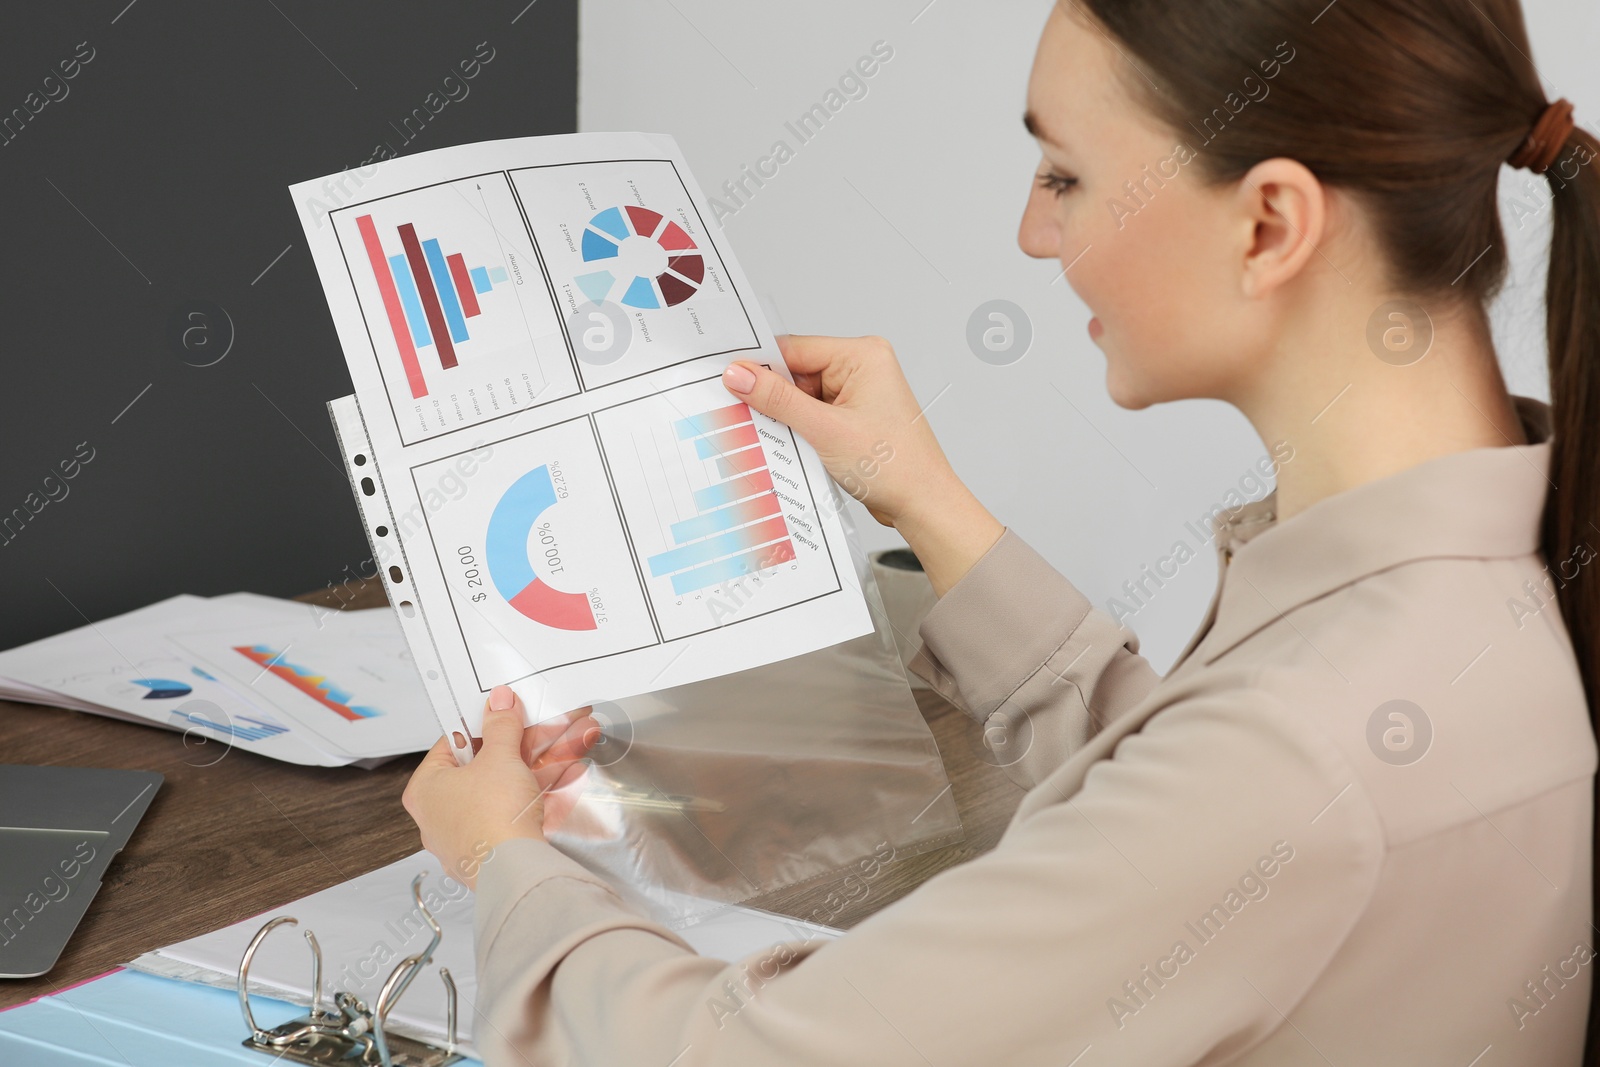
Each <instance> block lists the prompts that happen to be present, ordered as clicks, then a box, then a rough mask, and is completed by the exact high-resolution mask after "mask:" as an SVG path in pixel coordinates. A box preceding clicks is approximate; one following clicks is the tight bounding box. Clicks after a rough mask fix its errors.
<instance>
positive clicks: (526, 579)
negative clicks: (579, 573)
mask: <svg viewBox="0 0 1600 1067" xmlns="http://www.w3.org/2000/svg"><path fill="white" fill-rule="evenodd" d="M558 499H559V498H558V497H557V496H556V489H555V484H554V483H553V482H552V481H551V478H550V468H549V466H548V465H543V466H539V467H535V468H534V469H533V470H531V471H529V472H528V473H527V474H524V475H523V476H522V477H520V478H518V479H517V480H516V481H515V482H513V483H512V485H511V487H510V488H509V489H507V490H506V491H505V495H503V496H502V497H501V498H500V500H499V502H498V503H496V504H495V506H494V511H493V513H492V514H491V515H490V516H489V529H488V533H487V535H486V537H485V543H484V557H485V562H486V563H487V565H488V568H489V577H490V579H491V580H492V581H493V582H494V587H495V590H496V591H497V592H498V593H499V594H500V596H501V597H502V598H503V599H504V600H505V602H506V603H507V604H510V605H511V606H512V607H513V608H515V609H516V610H517V611H518V612H520V613H521V614H522V615H525V616H527V617H528V618H529V619H532V620H533V621H534V622H537V623H540V624H542V625H544V626H549V627H551V628H553V629H557V630H593V629H596V628H597V624H596V623H595V618H594V609H593V608H592V607H591V606H590V604H589V598H588V597H587V596H586V595H585V594H583V593H566V592H562V591H561V590H559V589H556V588H554V587H552V586H550V585H548V584H547V583H546V582H545V581H544V579H543V578H541V577H539V575H538V574H537V573H535V571H534V569H533V561H532V560H531V559H529V557H528V535H529V534H530V533H532V532H533V530H534V528H535V526H537V525H538V524H539V519H540V517H541V516H542V515H544V513H545V512H546V511H548V510H549V509H550V508H551V507H553V506H554V505H555V504H556V502H557V500H558Z"/></svg>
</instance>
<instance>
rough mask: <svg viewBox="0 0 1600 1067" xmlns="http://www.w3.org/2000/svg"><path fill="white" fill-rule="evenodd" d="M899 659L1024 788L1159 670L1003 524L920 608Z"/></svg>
mask: <svg viewBox="0 0 1600 1067" xmlns="http://www.w3.org/2000/svg"><path fill="white" fill-rule="evenodd" d="M919 632H920V634H921V637H922V647H921V648H920V649H918V651H917V654H916V656H915V657H914V658H913V659H912V660H911V669H912V670H913V671H914V672H916V673H917V674H918V675H921V676H922V677H923V678H924V679H926V680H927V681H928V683H929V684H930V685H932V686H933V687H934V689H935V690H936V691H938V692H939V693H940V694H941V695H942V696H944V698H945V699H946V700H949V701H950V702H951V703H953V704H955V705H956V706H957V707H959V708H961V709H962V710H963V711H965V712H966V713H967V714H968V715H970V716H971V717H972V718H973V719H975V720H977V721H978V723H979V724H980V725H982V726H983V738H984V744H985V745H986V746H987V747H988V748H989V749H990V750H991V751H992V752H993V754H994V757H995V762H996V763H997V764H998V765H999V766H1001V767H1002V768H1004V769H1005V771H1006V773H1007V774H1008V775H1009V776H1010V777H1011V778H1012V780H1013V781H1015V782H1016V783H1017V784H1018V785H1021V786H1022V787H1023V788H1025V789H1031V788H1032V787H1033V786H1035V785H1037V784H1038V783H1039V782H1040V781H1042V780H1043V779H1044V777H1045V776H1046V775H1048V774H1049V773H1050V772H1051V771H1053V770H1054V769H1055V768H1057V767H1059V766H1060V765H1061V764H1062V763H1064V762H1066V760H1067V758H1068V757H1070V756H1071V755H1072V754H1073V753H1074V752H1076V751H1078V749H1079V748H1081V747H1082V746H1083V745H1084V744H1085V743H1086V742H1087V741H1088V740H1089V739H1090V738H1091V737H1093V736H1094V735H1095V734H1096V733H1098V732H1099V731H1100V730H1101V728H1102V727H1104V726H1105V725H1106V723H1108V722H1110V721H1111V720H1112V719H1115V718H1116V717H1117V716H1119V715H1121V714H1122V713H1123V712H1126V711H1128V710H1130V709H1132V708H1133V707H1134V706H1135V705H1137V704H1138V703H1139V702H1140V701H1142V700H1143V699H1144V698H1145V697H1146V696H1148V695H1149V694H1150V692H1151V690H1153V689H1154V688H1155V687H1156V684H1157V683H1158V682H1160V680H1161V677H1160V675H1158V674H1157V673H1156V671H1155V669H1154V668H1153V667H1151V666H1150V661H1149V660H1147V659H1145V658H1144V657H1143V656H1141V655H1140V654H1139V638H1138V636H1137V635H1136V634H1134V632H1133V631H1132V630H1130V629H1128V628H1127V627H1126V626H1123V625H1122V624H1121V623H1119V622H1117V621H1116V620H1115V619H1113V618H1112V617H1111V616H1110V615H1109V614H1107V613H1106V612H1104V611H1101V610H1100V609H1099V608H1096V607H1094V606H1093V605H1092V604H1090V603H1089V599H1088V597H1086V596H1084V595H1083V593H1082V592H1080V591H1079V590H1078V587H1077V586H1075V585H1073V584H1072V583H1071V582H1069V581H1068V580H1067V579H1066V578H1065V577H1063V576H1062V575H1061V572H1059V571H1057V570H1056V569H1055V568H1054V567H1052V566H1050V564H1049V563H1047V562H1046V561H1045V559H1044V557H1042V556H1040V555H1039V553H1037V552H1036V551H1034V550H1033V548H1031V547H1030V546H1029V545H1028V544H1027V542H1025V541H1023V540H1022V538H1020V537H1018V536H1017V535H1016V534H1015V533H1013V532H1012V531H1011V530H1010V529H1009V528H1007V529H1006V531H1005V533H1003V534H1001V536H1000V539H999V540H998V541H996V542H995V544H994V545H993V546H992V547H991V548H990V549H989V551H988V552H987V553H986V554H985V555H984V556H983V557H982V558H981V559H979V560H978V562H977V563H975V564H974V565H973V566H972V568H971V569H970V570H969V571H968V572H967V573H966V574H965V575H963V576H962V578H961V580H960V581H958V582H957V583H956V584H955V585H954V586H953V587H952V588H950V589H949V590H947V591H946V592H945V594H944V596H942V597H940V598H939V601H938V602H937V603H936V604H935V605H934V606H933V608H932V609H931V610H930V611H929V612H928V615H927V617H926V618H924V620H923V622H922V626H921V628H920V631H919Z"/></svg>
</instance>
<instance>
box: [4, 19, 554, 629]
mask: <svg viewBox="0 0 1600 1067" xmlns="http://www.w3.org/2000/svg"><path fill="white" fill-rule="evenodd" d="M484 56H489V57H490V58H489V60H488V62H487V63H483V62H481V60H482V57H484ZM84 57H89V58H88V59H87V62H85V61H84ZM474 59H478V60H479V66H478V67H477V68H476V76H475V77H472V78H470V79H467V78H465V77H463V70H462V69H461V66H460V64H462V63H463V61H467V62H469V66H468V68H467V69H468V70H473V69H474V68H472V67H471V66H470V61H472V60H474ZM66 74H72V75H73V76H72V77H70V78H68V77H65V75H66ZM441 101H443V104H442V106H441ZM14 109H15V110H14ZM418 109H420V111H421V114H422V118H421V119H419V118H416V117H413V118H412V120H411V123H410V124H409V127H408V126H406V125H405V124H404V123H403V120H404V119H406V118H407V117H408V116H413V113H414V110H418ZM435 110H436V113H435ZM35 111H36V112H37V113H35ZM576 121H577V4H576V0H537V2H536V3H533V4H531V5H530V4H528V3H527V0H504V2H501V0H495V2H471V3H469V2H453V3H443V2H436V3H421V2H415V0H413V2H405V3H395V2H378V0H362V2H354V0H342V2H340V3H327V2H314V0H187V2H184V0H135V2H134V3H132V4H131V5H130V4H128V0H107V2H98V0H97V2H95V3H28V4H12V5H7V6H6V9H5V10H4V11H3V12H0V205H3V208H0V210H3V211H4V217H5V225H4V228H3V230H0V233H3V243H4V253H3V255H0V294H3V295H0V308H3V309H4V311H5V314H4V316H3V318H4V330H3V339H0V360H3V368H4V374H3V378H0V381H3V385H0V447H3V451H0V605H3V610H0V648H9V647H11V646H13V645H16V644H20V643H22V642H24V641H30V640H33V639H35V638H38V637H42V636H44V635H46V634H50V633H55V632H58V631H61V630H65V629H69V628H72V627H75V626H81V625H83V624H84V622H85V621H86V619H88V620H98V619H101V618H104V617H107V616H110V615H115V614H118V613H120V612H123V611H128V610H130V609H132V608H135V607H139V606H141V605H144V604H148V603H151V602H153V601H155V600H159V599H161V598H163V597H167V596H171V595H172V594H174V593H180V592H188V593H197V594H202V595H211V594H215V593H224V592H231V591H233V590H238V589H247V590H253V591H255V592H260V593H267V594H271V595H274V596H290V595H293V594H296V593H300V592H304V591H307V590H310V589H318V588H322V587H324V586H326V585H327V584H328V583H330V582H338V581H341V580H343V579H346V578H349V577H352V576H353V575H355V574H357V573H358V572H360V571H362V570H364V569H366V567H365V561H367V560H368V559H369V558H370V552H369V550H368V548H367V544H366V541H365V538H364V535H363V533H362V529H361V525H360V523H359V521H358V519H357V515H356V511H355V505H354V502H353V500H352V498H351V495H350V489H349V485H348V483H347V481H346V480H345V478H344V475H343V473H342V472H341V470H340V468H339V467H338V465H337V463H336V461H335V452H334V443H333V432H332V428H331V427H330V425H329V423H328V417H327V413H326V410H325V408H324V404H325V403H326V402H327V401H328V400H330V399H332V398H334V397H337V396H342V395H344V394H346V393H348V392H350V388H351V387H350V378H349V375H348V373H347V372H346V370H345V364H344V359H343V356H342V354H341V352H340V350H339V345H338V341H337V339H336V337H335V335H334V330H333V323H332V320H331V318H330V317H329V314H328V308H327V303H326V302H325V301H324V299H323V296H322V290H321V287H320V285H319V284H318V282H317V278H316V272H315V269H314V268H313V266H312V263H311V257H310V255H309V253H308V252H307V249H306V243H305V239H304V237H303V236H302V234H301V229H300V224H299V222H298V220H297V218H296V214H295V210H294V205H293V204H292V203H291V201H290V198H289V195H288V192H287V191H286V187H287V186H288V185H289V184H290V183H291V182H295V181H300V180H303V179H306V178H313V177H319V176H321V175H323V174H328V173H331V172H334V171H337V170H340V169H342V168H345V167H349V166H353V165H359V164H361V163H362V162H364V161H366V160H367V159H369V158H370V157H371V156H372V155H373V154H374V152H375V151H376V149H377V147H378V145H379V144H380V143H387V144H388V145H390V146H391V147H392V149H393V150H394V152H395V153H396V154H399V155H406V154H411V153H414V152H420V151H426V150H428V149H432V148H441V147H444V146H446V145H453V144H461V143H466V142H471V141H480V140H486V139H490V138H499V137H519V136H525V135H529V134H544V133H563V132H570V131H572V130H574V129H575V128H576ZM286 249H287V252H285V250H286ZM280 253H281V254H282V255H281V258H280ZM263 272H264V273H263ZM197 312H198V313H199V316H200V317H198V318H196V317H195V316H194V313H197ZM175 324H176V328H175ZM230 324H231V325H230ZM185 325H187V326H188V327H189V329H188V333H187V337H186V339H185V338H184V326H185ZM230 334H231V337H230ZM224 351H226V355H225V356H223V357H222V358H221V359H220V361H216V362H213V360H216V358H217V356H219V355H221V354H222V353H223V352H224ZM197 364H209V365H197ZM130 405H131V406H130ZM85 460H86V461H85ZM69 474H70V475H71V476H70V477H68V476H67V475H69Z"/></svg>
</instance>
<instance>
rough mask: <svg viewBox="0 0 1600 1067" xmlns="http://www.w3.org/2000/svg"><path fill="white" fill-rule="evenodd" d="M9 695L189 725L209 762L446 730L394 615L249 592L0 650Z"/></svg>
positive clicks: (355, 753) (413, 739) (385, 748)
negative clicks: (239, 752)
mask: <svg viewBox="0 0 1600 1067" xmlns="http://www.w3.org/2000/svg"><path fill="white" fill-rule="evenodd" d="M0 697H4V698H6V699H10V700H20V701H24V702H27V703H34V704H53V705H59V706H61V707H67V708H74V709H76V710H78V711H86V712H89V713H91V714H95V715H106V716H109V717H111V718H117V719H125V720H127V721H130V722H138V723H145V724H147V725H152V726H160V727H163V728H165V729H169V730H176V731H180V732H182V733H183V734H184V735H185V743H187V744H192V745H195V746H199V747H198V748H197V751H198V752H199V753H200V755H199V758H201V759H203V760H212V759H214V758H220V756H221V755H222V754H224V753H226V752H227V751H228V750H229V749H230V748H238V749H243V750H245V751H249V752H257V753H260V754H261V755H263V756H269V757H271V758H273V759H280V760H284V761H286V762H289V763H301V764H310V765H319V766H342V765H345V764H349V763H361V762H365V761H371V760H378V759H383V758H387V757H391V756H396V755H400V754H401V753H406V752H418V751H422V750H424V749H426V748H428V747H429V746H430V745H432V744H433V742H434V741H435V740H437V739H438V737H439V728H438V725H437V722H436V720H435V718H434V716H433V713H432V708H431V707H430V705H429V703H428V699H427V695H426V693H425V692H424V690H423V688H422V682H421V680H420V679H419V678H418V676H417V671H416V667H415V665H414V664H413V662H412V659H411V653H410V651H409V650H408V649H407V647H406V642H405V638H404V637H403V636H402V635H401V633H400V627H399V624H398V623H397V622H396V620H395V617H394V613H393V611H391V610H390V609H389V608H375V609H372V610H369V611H333V610H331V609H328V608H324V607H319V606H316V605H312V604H303V603H299V602H296V601H292V600H278V599H275V598H273V597H266V596H258V595H256V594H254V593H230V594H227V595H224V596H215V597H200V596H190V595H187V594H184V595H179V596H175V597H171V598H169V599H167V600H163V601H161V602H159V603H156V604H152V605H150V606H149V607H144V608H140V609H138V610H136V611H130V612H128V613H127V614H125V615H119V616H116V617H115V618H111V619H106V620H103V621H101V622H97V623H91V624H90V625H88V626H83V627H79V628H78V629H76V630H70V631H68V632H66V633H62V634H57V635H55V636H54V637H47V638H44V639H43V640H40V641H35V642H33V643H32V644H27V645H23V646H21V647H19V648H14V649H11V650H9V651H7V652H0ZM213 749H214V750H215V753H216V755H215V756H213V755H211V754H210V752H211V750H213Z"/></svg>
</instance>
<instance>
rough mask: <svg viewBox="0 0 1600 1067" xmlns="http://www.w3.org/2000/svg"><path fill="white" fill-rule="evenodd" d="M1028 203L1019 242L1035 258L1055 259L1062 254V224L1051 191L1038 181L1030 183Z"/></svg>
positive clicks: (1023, 249)
mask: <svg viewBox="0 0 1600 1067" xmlns="http://www.w3.org/2000/svg"><path fill="white" fill-rule="evenodd" d="M1029 184H1030V186H1031V189H1030V191H1029V193H1028V203H1027V206H1026V207H1024V209H1023V211H1022V225H1021V226H1020V227H1019V228H1018V231H1017V244H1018V245H1019V246H1020V247H1021V248H1022V251H1023V252H1025V253H1027V254H1028V255H1030V256H1032V257H1034V258H1035V259H1055V258H1057V257H1059V256H1060V255H1061V226H1060V223H1059V222H1058V221H1057V219H1056V215H1055V211H1054V207H1055V202H1054V200H1053V199H1052V198H1051V194H1050V191H1049V190H1048V189H1045V188H1043V187H1042V186H1040V185H1039V183H1038V182H1037V181H1033V182H1030V183H1029Z"/></svg>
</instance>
